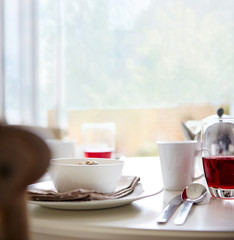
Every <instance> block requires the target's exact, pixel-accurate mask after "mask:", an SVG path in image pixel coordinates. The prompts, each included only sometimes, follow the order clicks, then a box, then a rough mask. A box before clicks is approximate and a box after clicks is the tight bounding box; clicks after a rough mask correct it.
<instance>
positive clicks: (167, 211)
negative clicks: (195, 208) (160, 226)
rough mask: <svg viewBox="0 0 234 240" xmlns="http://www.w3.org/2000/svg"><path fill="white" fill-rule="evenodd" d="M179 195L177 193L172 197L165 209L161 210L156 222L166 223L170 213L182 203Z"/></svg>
mask: <svg viewBox="0 0 234 240" xmlns="http://www.w3.org/2000/svg"><path fill="white" fill-rule="evenodd" d="M182 201H183V200H182V198H181V195H178V196H176V197H174V198H172V199H171V200H170V201H169V202H168V204H167V206H166V207H165V209H164V210H163V212H162V214H161V215H160V216H159V217H158V218H157V219H156V221H157V222H158V223H166V222H167V221H168V220H169V218H170V217H171V216H172V214H173V213H174V212H175V210H176V209H177V207H178V206H179V205H180V204H181V203H182Z"/></svg>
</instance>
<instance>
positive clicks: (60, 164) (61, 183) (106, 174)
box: [48, 158, 124, 193]
mask: <svg viewBox="0 0 234 240" xmlns="http://www.w3.org/2000/svg"><path fill="white" fill-rule="evenodd" d="M86 161H95V162H97V163H98V165H78V163H85V162H86ZM123 164H124V162H123V161H121V160H115V159H101V158H57V159H52V160H51V164H50V167H49V169H48V172H49V175H50V177H51V180H52V182H53V183H54V186H55V187H56V189H57V191H58V192H60V193H64V192H68V191H72V190H75V189H78V188H83V189H89V190H96V191H100V192H104V193H110V192H113V191H114V190H115V188H116V186H117V184H118V181H119V179H120V177H121V175H122V168H123Z"/></svg>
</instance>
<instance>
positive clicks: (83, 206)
mask: <svg viewBox="0 0 234 240" xmlns="http://www.w3.org/2000/svg"><path fill="white" fill-rule="evenodd" d="M162 190H163V188H162V187H161V186H159V187H158V189H156V190H154V191H152V192H149V191H148V192H145V191H144V190H143V188H142V185H141V184H140V183H138V185H137V186H136V188H135V189H134V191H133V192H132V193H131V194H129V195H127V196H125V197H123V198H119V199H111V200H95V201H66V202H59V201H58V202H52V201H51V202H50V201H29V203H32V204H36V205H40V206H43V207H48V208H55V209H65V210H91V209H104V208H112V207H119V206H123V205H127V204H129V203H131V202H134V201H136V200H140V199H143V198H146V197H150V196H153V195H156V194H158V193H160V192H161V191H162Z"/></svg>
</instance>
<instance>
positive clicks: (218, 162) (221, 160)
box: [202, 156, 234, 189]
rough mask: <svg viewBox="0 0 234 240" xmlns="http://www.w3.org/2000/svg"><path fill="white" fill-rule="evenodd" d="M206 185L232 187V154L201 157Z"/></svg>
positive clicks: (233, 167) (233, 173)
mask: <svg viewBox="0 0 234 240" xmlns="http://www.w3.org/2000/svg"><path fill="white" fill-rule="evenodd" d="M202 161H203V168H204V173H205V177H206V181H207V185H208V187H212V188H218V189H234V156H209V157H203V158H202Z"/></svg>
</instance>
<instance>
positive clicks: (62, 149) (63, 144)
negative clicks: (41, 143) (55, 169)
mask: <svg viewBox="0 0 234 240" xmlns="http://www.w3.org/2000/svg"><path fill="white" fill-rule="evenodd" d="M46 142H47V144H48V146H49V148H50V150H51V154H52V158H73V157H75V156H76V142H75V141H74V140H60V139H47V140H46Z"/></svg>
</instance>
